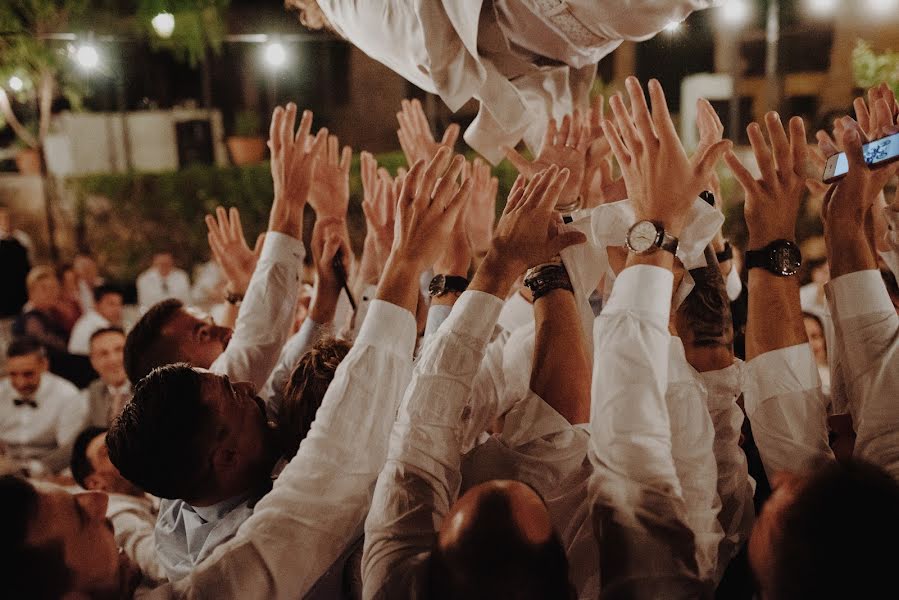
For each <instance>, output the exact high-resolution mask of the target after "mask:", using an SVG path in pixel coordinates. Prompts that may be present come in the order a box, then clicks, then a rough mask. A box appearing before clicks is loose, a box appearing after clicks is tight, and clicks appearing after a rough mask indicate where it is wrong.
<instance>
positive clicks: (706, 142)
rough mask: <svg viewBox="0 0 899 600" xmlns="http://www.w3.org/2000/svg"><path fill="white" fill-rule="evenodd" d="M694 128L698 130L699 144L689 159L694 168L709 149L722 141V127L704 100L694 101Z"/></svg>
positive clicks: (707, 102) (715, 114) (709, 104)
mask: <svg viewBox="0 0 899 600" xmlns="http://www.w3.org/2000/svg"><path fill="white" fill-rule="evenodd" d="M696 128H697V129H698V130H699V143H698V144H697V145H696V150H694V151H693V155H692V156H691V157H690V163H691V164H693V165H694V166H695V165H696V164H697V163H698V162H699V161H701V160H702V157H703V156H705V153H706V152H708V150H709V148H712V147H713V146H714V145H715V144H717V143H718V142H720V141H721V140H723V139H724V125H723V124H722V123H721V119H720V118H718V113H716V112H715V109H714V108H713V107H712V105H711V103H710V102H709V101H708V100H706V99H705V98H700V99H699V100H697V101H696Z"/></svg>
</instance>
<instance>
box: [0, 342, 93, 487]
mask: <svg viewBox="0 0 899 600" xmlns="http://www.w3.org/2000/svg"><path fill="white" fill-rule="evenodd" d="M6 357H7V371H8V373H9V376H8V377H6V378H5V379H3V380H2V381H0V443H2V444H3V445H4V446H5V447H6V451H7V454H8V457H9V458H11V459H13V460H14V461H16V462H18V464H20V465H21V467H22V468H23V469H25V470H26V471H29V472H31V473H32V474H33V475H40V474H45V473H58V472H60V471H62V470H63V469H65V468H66V467H67V466H68V465H69V456H70V453H71V449H72V446H71V444H72V442H73V441H74V439H75V436H76V435H78V432H79V431H80V430H81V428H82V427H83V426H84V420H85V413H86V405H85V402H84V399H83V398H82V397H81V394H79V393H78V390H77V389H76V388H75V386H73V385H72V384H71V383H69V382H68V381H66V380H64V379H62V378H61V377H57V376H56V375H53V374H52V373H48V372H47V367H48V364H47V355H46V353H45V351H44V348H43V346H41V344H40V342H38V341H37V340H35V339H33V338H27V337H23V338H19V339H17V340H14V341H13V342H12V343H11V344H10V345H9V348H8V349H7V351H6Z"/></svg>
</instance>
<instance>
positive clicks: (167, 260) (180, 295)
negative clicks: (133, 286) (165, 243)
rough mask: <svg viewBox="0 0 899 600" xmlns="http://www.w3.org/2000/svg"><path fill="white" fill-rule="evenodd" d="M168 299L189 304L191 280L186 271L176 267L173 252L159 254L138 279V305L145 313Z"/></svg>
mask: <svg viewBox="0 0 899 600" xmlns="http://www.w3.org/2000/svg"><path fill="white" fill-rule="evenodd" d="M168 298H176V299H178V300H180V301H181V302H184V303H185V304H187V303H189V302H190V279H189V278H188V276H187V273H186V272H185V271H182V270H181V269H179V268H177V267H175V258H174V257H173V256H172V253H171V252H157V253H156V254H154V255H153V264H152V265H151V266H150V268H149V269H147V270H146V271H144V272H143V273H141V274H140V275H138V277H137V304H138V305H139V306H140V309H141V311H142V312H143V311H146V310H147V309H148V308H150V307H151V306H153V305H154V304H156V303H157V302H161V301H163V300H166V299H168Z"/></svg>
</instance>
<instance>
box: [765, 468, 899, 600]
mask: <svg viewBox="0 0 899 600" xmlns="http://www.w3.org/2000/svg"><path fill="white" fill-rule="evenodd" d="M781 525H782V529H781V530H780V533H779V535H778V537H777V539H776V541H775V542H774V567H773V572H772V578H771V582H772V583H771V586H772V589H771V590H769V591H770V592H771V597H772V598H774V599H775V600H781V599H790V600H803V599H805V598H809V599H812V598H814V599H815V600H819V599H821V598H877V597H882V595H883V591H884V590H890V589H894V588H895V580H896V576H895V573H894V571H895V568H896V565H895V555H894V553H892V552H889V551H887V550H886V549H885V546H883V545H882V544H884V543H886V544H890V543H892V542H893V541H895V540H896V539H897V538H899V483H896V481H895V480H894V479H893V478H892V477H890V475H889V474H887V473H886V472H885V471H884V470H883V469H880V468H879V467H876V466H874V465H872V464H869V463H865V462H862V461H858V460H850V461H847V462H843V463H838V462H833V463H832V464H829V465H827V466H826V467H824V468H822V469H821V470H819V471H818V472H816V473H815V474H814V475H813V476H812V477H811V479H810V480H809V481H808V482H807V483H806V484H805V486H804V487H803V488H802V489H801V490H800V491H799V493H798V496H797V498H796V499H795V500H794V502H793V503H792V504H791V505H790V506H789V507H788V508H787V509H786V511H785V513H784V515H783V516H782V521H781Z"/></svg>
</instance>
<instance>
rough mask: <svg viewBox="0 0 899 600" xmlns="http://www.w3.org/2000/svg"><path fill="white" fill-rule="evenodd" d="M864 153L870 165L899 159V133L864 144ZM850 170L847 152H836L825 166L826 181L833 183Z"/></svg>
mask: <svg viewBox="0 0 899 600" xmlns="http://www.w3.org/2000/svg"><path fill="white" fill-rule="evenodd" d="M862 154H863V155H864V157H865V162H866V163H868V165H869V166H874V165H884V164H886V163H889V162H893V161H894V160H899V133H896V134H893V135H891V136H888V137H885V138H881V139H879V140H874V141H873V142H868V143H867V144H865V145H864V146H862ZM848 172H849V159H847V158H846V153H845V152H840V153H839V154H834V155H833V156H831V157H830V158H828V159H827V164H826V165H825V166H824V183H833V182H835V181H838V180H840V179H842V178H843V177H845V176H846V173H848Z"/></svg>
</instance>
